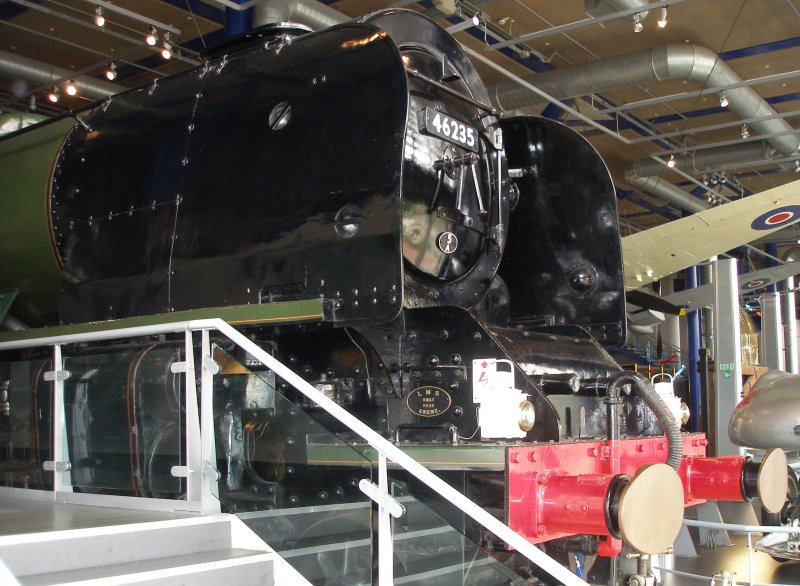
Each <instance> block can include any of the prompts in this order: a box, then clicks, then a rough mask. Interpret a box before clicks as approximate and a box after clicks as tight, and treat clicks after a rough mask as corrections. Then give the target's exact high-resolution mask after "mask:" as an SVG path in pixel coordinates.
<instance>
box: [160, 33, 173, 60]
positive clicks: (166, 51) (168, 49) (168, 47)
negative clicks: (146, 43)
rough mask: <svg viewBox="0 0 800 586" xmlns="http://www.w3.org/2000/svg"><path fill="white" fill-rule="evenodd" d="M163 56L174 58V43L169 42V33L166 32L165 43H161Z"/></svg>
mask: <svg viewBox="0 0 800 586" xmlns="http://www.w3.org/2000/svg"><path fill="white" fill-rule="evenodd" d="M161 56H162V57H163V58H164V59H172V44H171V43H170V42H169V33H164V44H163V45H161Z"/></svg>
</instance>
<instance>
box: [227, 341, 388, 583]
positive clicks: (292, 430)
mask: <svg viewBox="0 0 800 586" xmlns="http://www.w3.org/2000/svg"><path fill="white" fill-rule="evenodd" d="M237 356H238V355H237ZM213 358H214V361H215V362H216V363H217V364H219V365H220V372H219V373H218V374H217V375H215V377H214V425H215V431H216V443H217V445H216V450H217V469H218V470H219V472H220V474H221V477H220V480H219V497H220V502H221V503H222V510H223V511H224V512H232V513H236V514H238V515H239V517H240V518H241V519H243V520H244V521H245V523H247V525H248V526H249V527H250V528H251V529H253V530H254V531H255V532H256V533H257V534H258V535H259V536H260V537H261V538H262V539H263V540H264V541H266V542H267V543H268V544H269V545H270V546H271V547H273V548H274V549H275V550H277V551H278V552H279V553H280V554H281V556H282V557H284V558H285V559H286V560H287V561H288V562H289V563H290V564H292V566H294V568H295V569H297V570H298V571H299V572H300V573H301V574H303V576H304V577H305V578H306V579H307V580H309V581H310V582H311V583H312V584H318V585H323V584H325V585H327V584H331V585H333V584H348V585H359V584H371V583H372V565H373V564H372V549H373V535H372V501H371V500H370V499H369V498H367V497H366V496H365V495H364V493H363V492H361V490H360V489H359V488H358V482H359V480H361V479H362V478H372V466H373V465H372V463H371V462H370V461H369V460H367V459H366V458H364V456H363V455H362V454H361V453H360V452H358V451H356V450H355V449H353V448H351V447H350V446H348V445H347V444H346V443H345V442H343V441H342V440H341V439H339V438H338V437H337V436H336V435H335V434H333V433H331V432H330V431H328V430H327V429H326V428H325V427H324V426H322V425H321V424H320V423H318V422H317V421H315V420H314V419H313V418H312V417H311V416H309V415H308V414H307V413H306V412H305V411H304V410H303V409H301V408H299V407H298V406H297V405H295V404H294V403H292V402H290V401H289V400H287V399H286V398H285V397H284V396H283V395H281V394H280V392H278V391H277V390H276V389H277V388H278V386H279V384H280V382H279V381H276V378H275V374H274V373H273V372H272V371H270V370H267V369H265V368H264V367H263V366H261V365H260V364H252V362H253V361H252V360H248V359H247V358H246V357H242V358H234V357H233V356H232V355H231V354H229V353H228V352H226V351H225V350H223V349H222V348H220V347H216V346H215V347H214V349H213ZM245 363H247V364H248V365H249V367H246V366H244V364H245Z"/></svg>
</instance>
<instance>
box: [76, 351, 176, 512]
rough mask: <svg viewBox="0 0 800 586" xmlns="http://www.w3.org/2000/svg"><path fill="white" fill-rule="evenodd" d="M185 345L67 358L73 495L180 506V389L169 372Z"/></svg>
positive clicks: (86, 352)
mask: <svg viewBox="0 0 800 586" xmlns="http://www.w3.org/2000/svg"><path fill="white" fill-rule="evenodd" d="M182 353H183V352H182V344H179V343H161V344H152V345H150V346H147V347H145V348H143V349H142V348H135V349H130V350H128V349H125V348H118V349H116V350H115V351H114V352H108V353H90V352H88V351H86V350H82V351H81V354H77V353H76V351H68V350H66V349H65V350H64V369H65V370H67V371H68V372H69V373H70V376H69V378H68V379H67V380H66V381H65V382H64V409H65V414H66V423H67V445H68V449H69V461H70V463H71V465H72V468H71V475H72V484H73V489H74V490H75V491H76V492H88V493H102V494H112V495H119V496H138V497H148V498H163V499H185V498H186V487H185V479H184V478H176V477H174V476H173V475H172V474H171V470H172V467H173V466H180V465H185V460H186V458H185V455H184V452H185V447H184V437H185V431H184V430H185V425H186V423H185V413H184V409H183V407H182V405H183V402H184V392H185V385H184V382H183V375H182V374H174V373H173V372H172V371H171V366H172V364H174V363H175V362H178V361H180V360H182V358H181V356H182Z"/></svg>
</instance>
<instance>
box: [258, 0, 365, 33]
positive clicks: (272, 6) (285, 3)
mask: <svg viewBox="0 0 800 586" xmlns="http://www.w3.org/2000/svg"><path fill="white" fill-rule="evenodd" d="M348 20H351V19H350V17H348V16H346V15H345V14H342V13H341V12H339V11H338V10H334V9H333V8H330V7H328V6H326V5H325V4H322V3H321V2H317V0H266V1H265V2H261V3H260V4H256V5H255V7H253V27H254V28H255V27H258V26H262V25H265V24H274V23H277V22H295V23H298V24H304V25H306V26H308V27H310V28H311V29H313V30H315V31H317V30H321V29H324V28H328V27H331V26H333V25H335V24H341V23H343V22H347V21H348Z"/></svg>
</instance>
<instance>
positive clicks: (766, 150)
mask: <svg viewBox="0 0 800 586" xmlns="http://www.w3.org/2000/svg"><path fill="white" fill-rule="evenodd" d="M774 152H775V149H773V148H772V145H770V144H769V143H768V142H766V141H756V142H744V143H740V144H732V145H727V146H722V147H717V148H710V149H701V150H697V151H693V152H689V153H686V154H684V155H675V159H674V161H675V165H674V168H675V169H678V170H680V171H686V172H689V173H703V172H705V171H708V170H711V169H718V168H719V167H721V166H723V165H729V164H735V163H746V162H749V161H761V160H767V159H771V158H772V156H773V153H774ZM663 171H664V165H663V164H661V163H660V162H658V161H656V160H654V159H651V158H647V159H640V160H638V161H634V162H633V163H631V164H630V165H628V168H627V169H626V176H632V177H650V176H651V175H660V174H661V173H662V172H663Z"/></svg>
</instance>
